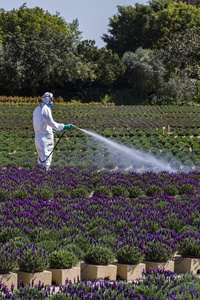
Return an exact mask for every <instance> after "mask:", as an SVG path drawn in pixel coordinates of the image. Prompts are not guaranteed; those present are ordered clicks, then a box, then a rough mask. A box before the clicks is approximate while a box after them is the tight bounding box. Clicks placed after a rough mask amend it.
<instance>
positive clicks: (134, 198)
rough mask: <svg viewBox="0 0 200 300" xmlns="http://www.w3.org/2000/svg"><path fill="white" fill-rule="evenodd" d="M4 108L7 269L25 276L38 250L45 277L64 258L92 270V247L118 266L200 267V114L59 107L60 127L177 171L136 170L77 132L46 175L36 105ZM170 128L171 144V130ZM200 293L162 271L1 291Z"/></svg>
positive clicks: (1, 206)
mask: <svg viewBox="0 0 200 300" xmlns="http://www.w3.org/2000/svg"><path fill="white" fill-rule="evenodd" d="M0 108H1V110H0V114H1V116H3V118H4V120H3V121H4V122H3V123H1V126H2V128H1V130H2V131H1V136H0V138H1V146H0V147H1V148H0V157H1V166H0V167H1V169H0V211H1V214H0V228H1V230H0V270H2V271H3V270H10V271H13V270H16V269H18V268H20V266H21V265H22V262H23V261H24V259H25V257H26V255H27V253H29V252H30V251H31V253H32V255H33V256H35V257H39V256H40V258H41V264H43V265H44V267H45V268H47V267H48V264H49V263H50V260H51V253H52V252H54V251H57V250H59V249H64V250H67V251H68V252H70V253H71V254H73V255H75V256H76V258H77V260H78V261H83V260H84V259H85V254H86V253H88V251H89V250H90V249H91V247H103V248H105V249H107V251H108V252H109V251H111V252H112V253H113V257H114V258H115V260H117V258H118V255H119V253H120V251H121V250H122V249H132V250H133V253H134V255H135V256H136V254H137V255H138V253H139V256H140V261H143V260H148V261H156V262H166V261H168V260H173V259H174V255H175V254H180V255H191V256H194V257H196V258H200V231H199V225H200V218H199V215H200V200H199V199H200V170H199V161H200V156H199V154H200V153H199V142H198V141H199V135H200V131H199V127H198V108H187V109H186V108H185V107H182V108H181V107H179V108H177V107H174V108H173V107H169V108H167V107H166V108H165V107H164V108H162V107H136V108H134V107H129V108H126V107H96V106H94V107H92V106H91V107H90V106H89V107H88V106H86V107H85V106H70V107H65V114H64V113H63V110H64V109H63V107H61V106H58V107H57V109H56V110H55V112H53V115H54V116H55V117H54V118H55V119H57V120H60V121H63V120H64V119H66V120H69V121H70V122H71V123H73V124H74V123H75V124H76V126H78V127H81V128H84V129H86V130H89V131H94V132H97V133H98V134H100V135H101V136H104V137H106V138H108V139H112V140H113V141H115V142H116V143H119V144H120V145H124V146H125V147H128V148H131V149H133V148H134V149H135V151H137V153H140V152H141V151H142V152H143V153H146V154H149V155H152V156H153V157H156V159H157V160H159V161H160V160H162V161H165V162H166V164H169V165H171V166H172V167H173V168H176V172H172V171H166V170H163V171H159V170H157V169H156V168H155V166H153V165H152V164H150V165H148V164H147V163H145V164H142V162H141V161H140V162H137V161H135V162H134V163H133V162H131V166H132V167H131V168H129V167H130V162H129V161H128V162H127V161H125V162H124V163H123V160H122V159H121V160H119V159H118V156H119V155H118V153H117V152H116V153H115V156H116V158H115V159H113V156H110V155H105V153H102V152H101V151H98V150H94V149H89V148H87V146H85V145H82V144H79V143H78V142H77V141H82V142H84V143H89V144H91V145H95V147H97V148H99V147H100V148H101V147H102V148H104V147H105V145H101V143H99V142H98V141H94V140H92V139H91V138H90V137H89V136H87V135H85V134H84V133H83V132H81V131H79V130H75V129H74V130H71V131H70V132H69V133H68V135H69V137H71V138H73V140H70V138H69V139H67V138H65V139H63V140H61V142H60V143H59V146H58V148H57V151H55V153H54V156H53V160H54V163H53V164H52V167H51V170H50V171H48V172H46V171H44V170H42V169H39V168H37V155H36V154H34V152H35V149H34V133H33V129H32V125H31V112H32V110H33V106H28V107H25V106H19V107H17V106H12V107H10V106H8V107H5V106H1V107H0ZM5 111H6V112H7V113H6V114H5ZM19 112H23V113H22V116H21V118H16V116H15V115H19ZM23 116H24V117H23ZM72 116H73V118H72ZM11 119H12V124H14V125H12V126H11V125H10V124H11ZM17 120H18V123H17ZM15 121H16V122H15ZM172 121H173V122H174V123H172ZM168 124H170V131H171V133H170V135H169V136H168V135H167V133H166V130H163V127H164V126H165V127H167V125H168ZM15 127H16V128H15ZM55 138H56V139H57V138H58V137H57V136H55ZM74 139H76V140H77V141H74ZM94 143H95V144H94ZM38 253H39V254H38ZM126 254H127V256H128V253H126ZM38 255H39V256H38ZM199 293H200V284H199V278H198V276H192V275H191V274H184V275H180V276H179V277H177V276H175V275H174V274H173V273H171V272H170V271H167V270H159V269H158V270H155V271H153V270H150V271H147V272H145V271H144V272H143V277H142V278H140V279H138V280H136V281H135V282H126V281H122V280H121V279H120V278H118V280H117V281H114V282H112V281H109V280H107V279H104V280H100V281H96V282H89V281H86V280H84V281H82V280H81V278H80V279H79V281H78V282H77V283H74V284H73V283H72V282H66V285H65V286H60V288H59V290H56V291H55V289H52V288H51V289H50V287H47V286H46V287H45V286H42V285H39V286H38V285H37V286H35V287H31V286H29V287H21V288H19V289H18V290H17V291H9V290H8V289H7V288H6V287H5V286H4V285H2V284H1V283H0V299H135V300H136V299H140V300H142V299H144V300H147V299H149V300H150V299H151V300H156V299H199V295H200V294H199Z"/></svg>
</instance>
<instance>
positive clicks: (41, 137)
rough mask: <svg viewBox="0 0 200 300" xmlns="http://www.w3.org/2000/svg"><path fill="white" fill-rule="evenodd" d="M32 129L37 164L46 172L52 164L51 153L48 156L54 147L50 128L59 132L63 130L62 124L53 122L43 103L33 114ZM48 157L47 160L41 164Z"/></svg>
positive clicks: (47, 108)
mask: <svg viewBox="0 0 200 300" xmlns="http://www.w3.org/2000/svg"><path fill="white" fill-rule="evenodd" d="M33 127H34V131H35V147H36V150H37V153H38V164H39V165H40V166H43V167H44V168H45V169H47V170H48V169H49V167H50V165H51V162H52V155H53V153H52V154H51V155H50V156H49V154H50V153H51V152H52V150H53V147H54V137H53V132H52V128H53V129H55V130H57V131H61V130H63V128H64V124H62V123H57V122H55V121H54V120H53V118H52V113H51V109H50V108H49V107H48V105H47V104H46V103H44V102H43V103H42V104H41V105H40V106H38V107H36V109H35V110H34V112H33ZM48 156H49V158H48V159H47V160H46V161H45V162H43V163H42V161H44V160H45V159H46V158H47V157H48Z"/></svg>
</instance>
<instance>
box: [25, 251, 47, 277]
mask: <svg viewBox="0 0 200 300" xmlns="http://www.w3.org/2000/svg"><path fill="white" fill-rule="evenodd" d="M48 259H49V252H48V251H47V250H46V249H43V248H39V247H38V246H37V245H33V246H30V247H26V248H25V249H23V253H22V256H21V257H20V260H19V269H20V271H24V272H30V273H34V272H37V271H39V270H43V269H45V268H47V267H48Z"/></svg>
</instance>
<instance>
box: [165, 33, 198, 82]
mask: <svg viewBox="0 0 200 300" xmlns="http://www.w3.org/2000/svg"><path fill="white" fill-rule="evenodd" d="M161 52H162V56H163V59H164V62H165V65H166V66H167V68H168V70H169V71H170V73H171V72H175V73H176V74H179V75H183V76H184V77H186V76H187V77H189V78H196V79H198V78H199V75H200V74H199V69H200V37H199V35H198V34H196V32H195V31H194V30H193V29H189V30H186V31H185V32H184V33H175V34H173V35H171V36H170V37H169V38H168V39H167V40H165V42H164V43H163V46H162V48H161Z"/></svg>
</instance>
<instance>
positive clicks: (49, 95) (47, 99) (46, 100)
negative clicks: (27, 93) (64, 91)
mask: <svg viewBox="0 0 200 300" xmlns="http://www.w3.org/2000/svg"><path fill="white" fill-rule="evenodd" d="M52 97H53V94H52V93H49V92H47V93H45V94H44V95H43V96H42V102H44V103H46V104H47V105H48V104H49V102H51V98H52Z"/></svg>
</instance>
